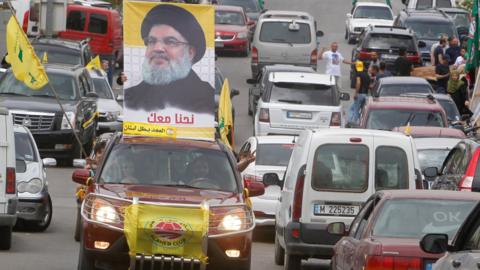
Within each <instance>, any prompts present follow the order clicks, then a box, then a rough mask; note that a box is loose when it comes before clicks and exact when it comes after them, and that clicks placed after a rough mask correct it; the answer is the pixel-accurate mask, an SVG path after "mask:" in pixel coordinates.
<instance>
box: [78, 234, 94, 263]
mask: <svg viewBox="0 0 480 270" xmlns="http://www.w3.org/2000/svg"><path fill="white" fill-rule="evenodd" d="M77 270H97V268H95V261H94V260H92V259H91V258H88V257H87V256H86V255H85V244H84V243H83V239H82V241H80V248H79V253H78V266H77Z"/></svg>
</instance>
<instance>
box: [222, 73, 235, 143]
mask: <svg viewBox="0 0 480 270" xmlns="http://www.w3.org/2000/svg"><path fill="white" fill-rule="evenodd" d="M232 127H233V117H232V100H231V98H230V85H229V84H228V79H225V81H224V82H223V86H222V92H220V100H219V102H218V129H219V131H220V138H221V140H222V141H223V143H224V144H225V145H227V146H228V147H230V148H232V147H233V145H230V142H229V141H228V138H227V136H228V132H229V131H230V130H231V129H232Z"/></svg>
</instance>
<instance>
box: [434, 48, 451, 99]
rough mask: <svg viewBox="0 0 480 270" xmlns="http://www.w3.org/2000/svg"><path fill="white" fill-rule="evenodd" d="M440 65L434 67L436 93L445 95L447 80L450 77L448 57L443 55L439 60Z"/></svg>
mask: <svg viewBox="0 0 480 270" xmlns="http://www.w3.org/2000/svg"><path fill="white" fill-rule="evenodd" d="M439 61H440V63H439V64H438V65H437V66H435V77H436V78H437V89H436V91H437V93H439V94H446V93H447V85H448V79H449V77H450V67H449V66H448V62H449V61H450V56H448V54H446V55H444V57H443V58H439Z"/></svg>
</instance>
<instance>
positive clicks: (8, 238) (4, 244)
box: [0, 226, 12, 250]
mask: <svg viewBox="0 0 480 270" xmlns="http://www.w3.org/2000/svg"><path fill="white" fill-rule="evenodd" d="M11 246H12V227H10V226H2V227H0V250H9V249H10V247H11Z"/></svg>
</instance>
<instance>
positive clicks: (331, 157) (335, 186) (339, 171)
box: [312, 144, 369, 192]
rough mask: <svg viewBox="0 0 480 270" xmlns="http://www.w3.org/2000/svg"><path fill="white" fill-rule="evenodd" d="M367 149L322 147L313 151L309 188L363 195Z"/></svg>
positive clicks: (361, 147)
mask: <svg viewBox="0 0 480 270" xmlns="http://www.w3.org/2000/svg"><path fill="white" fill-rule="evenodd" d="M368 158H369V154H368V147H367V146H365V145H360V144H355V145H353V144H325V145H322V146H320V147H318V149H317V150H316V151H315V156H314V161H313V168H312V188H313V189H315V190H317V191H320V190H334V191H345V192H363V191H365V190H366V189H367V188H368V168H369V165H368V163H369V162H368Z"/></svg>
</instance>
